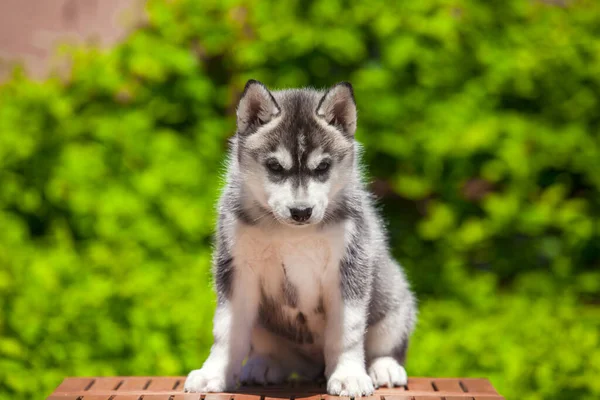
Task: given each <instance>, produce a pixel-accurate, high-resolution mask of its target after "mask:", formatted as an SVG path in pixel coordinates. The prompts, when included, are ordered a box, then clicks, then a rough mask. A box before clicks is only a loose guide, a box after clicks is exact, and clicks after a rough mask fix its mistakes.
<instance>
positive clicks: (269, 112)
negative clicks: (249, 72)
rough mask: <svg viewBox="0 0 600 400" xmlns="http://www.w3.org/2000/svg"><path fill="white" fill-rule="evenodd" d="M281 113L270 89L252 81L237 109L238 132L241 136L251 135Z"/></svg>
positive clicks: (248, 84)
mask: <svg viewBox="0 0 600 400" xmlns="http://www.w3.org/2000/svg"><path fill="white" fill-rule="evenodd" d="M280 112H281V109H280V108H279V105H277V102H276V101H275V98H274V97H273V95H272V94H271V92H269V89H267V87H266V86H265V85H263V84H262V83H260V82H259V81H255V80H254V79H250V80H249V81H248V83H246V87H245V88H244V93H242V98H241V99H240V103H239V104H238V107H237V131H238V133H240V134H241V135H249V134H251V133H253V132H255V131H256V129H258V128H259V127H260V126H261V125H264V124H266V123H267V122H269V121H271V120H272V119H273V118H275V117H276V116H277V115H279V113H280Z"/></svg>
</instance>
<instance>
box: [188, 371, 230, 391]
mask: <svg viewBox="0 0 600 400" xmlns="http://www.w3.org/2000/svg"><path fill="white" fill-rule="evenodd" d="M232 385H233V379H228V378H227V374H225V373H217V372H216V371H209V370H208V369H207V368H202V369H195V370H193V371H192V372H190V373H189V374H188V376H187V379H186V380H185V384H184V385H183V390H184V391H186V392H201V393H208V392H223V391H225V390H226V389H231V388H232V387H231V386H232Z"/></svg>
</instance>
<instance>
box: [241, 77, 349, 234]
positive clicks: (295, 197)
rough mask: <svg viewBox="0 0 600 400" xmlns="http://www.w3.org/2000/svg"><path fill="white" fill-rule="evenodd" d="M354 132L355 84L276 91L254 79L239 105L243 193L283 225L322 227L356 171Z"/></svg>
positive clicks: (249, 83) (248, 84) (247, 85)
mask: <svg viewBox="0 0 600 400" xmlns="http://www.w3.org/2000/svg"><path fill="white" fill-rule="evenodd" d="M355 131H356V104H355V102H354V95H353V91H352V86H351V85H350V84H349V83H345V82H344V83H339V84H337V85H335V86H333V87H332V88H330V89H329V90H328V91H326V92H323V91H317V90H313V89H292V90H283V91H276V92H270V91H269V90H268V89H267V88H266V87H265V86H264V85H263V84H262V83H260V82H258V81H254V80H250V81H248V83H247V84H246V88H245V90H244V93H243V95H242V98H241V100H240V103H239V105H238V108H237V140H238V154H237V157H238V163H239V167H240V172H241V174H242V180H243V184H244V186H245V189H247V190H246V191H245V192H247V193H248V194H249V196H250V197H251V198H252V199H251V200H252V203H253V204H255V205H256V206H257V207H259V208H260V209H261V210H262V212H263V213H267V214H271V215H272V216H273V217H275V219H276V220H277V221H279V222H280V223H283V224H288V225H293V226H305V225H310V224H317V223H319V222H321V221H322V220H323V218H324V217H325V216H326V214H327V212H328V209H330V208H331V205H332V203H334V202H335V201H336V200H335V199H336V195H337V194H338V193H339V192H340V190H341V189H343V187H344V186H345V185H346V184H348V182H349V178H350V176H351V174H352V171H353V168H354V159H355V154H354V132H355Z"/></svg>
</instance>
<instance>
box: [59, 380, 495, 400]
mask: <svg viewBox="0 0 600 400" xmlns="http://www.w3.org/2000/svg"><path fill="white" fill-rule="evenodd" d="M184 382H185V377H139V376H129V377H109V378H100V377H95V378H94V377H90V378H66V379H65V380H64V381H63V382H62V383H61V384H60V385H59V386H58V387H57V388H56V390H55V391H54V393H52V394H51V395H50V396H49V397H48V400H141V399H143V400H261V398H262V399H264V400H281V399H282V400H290V399H294V400H351V399H350V398H349V397H336V396H330V395H328V394H327V392H326V389H325V385H324V384H318V385H313V384H301V383H291V384H287V385H278V386H242V387H241V388H239V389H238V390H237V391H236V392H234V393H206V394H201V393H184V392H183V383H184ZM434 399H436V400H503V397H502V396H500V395H499V394H498V393H497V392H496V390H495V389H494V387H493V386H492V384H491V383H490V382H489V381H488V380H487V379H479V378H409V379H408V384H407V385H406V386H404V387H399V388H379V389H378V390H377V391H376V392H375V394H374V395H373V396H367V397H364V398H363V399H362V400H434Z"/></svg>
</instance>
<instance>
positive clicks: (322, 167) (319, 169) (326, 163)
mask: <svg viewBox="0 0 600 400" xmlns="http://www.w3.org/2000/svg"><path fill="white" fill-rule="evenodd" d="M330 166H331V162H330V161H329V160H323V161H321V162H320V163H319V165H317V168H315V171H316V172H325V171H327V170H328V169H329V167H330Z"/></svg>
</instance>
